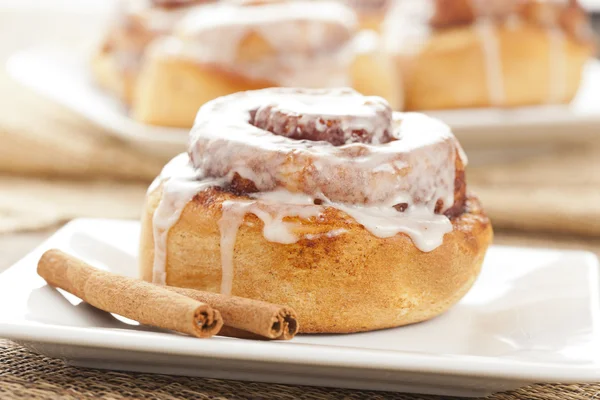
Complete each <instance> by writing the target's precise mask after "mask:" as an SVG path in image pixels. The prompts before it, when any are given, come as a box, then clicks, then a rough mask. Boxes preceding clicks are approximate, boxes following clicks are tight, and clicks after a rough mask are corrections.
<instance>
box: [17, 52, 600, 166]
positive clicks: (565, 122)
mask: <svg viewBox="0 0 600 400" xmlns="http://www.w3.org/2000/svg"><path fill="white" fill-rule="evenodd" d="M7 70H8V72H9V74H10V75H11V76H12V77H13V78H14V79H16V80H17V81H19V82H21V83H22V84H24V85H26V86H28V87H29V88H31V89H33V90H34V91H37V92H39V93H41V94H43V95H45V96H47V97H49V98H50V99H53V100H55V101H57V102H59V103H61V104H63V105H65V106H67V107H68V108H70V109H72V110H73V111H75V112H77V113H79V114H81V115H82V116H84V117H86V118H88V119H89V120H90V121H91V122H93V123H95V124H97V125H99V126H100V127H102V128H105V129H106V130H107V131H108V132H110V133H112V134H114V135H115V136H118V137H120V138H122V139H124V140H127V141H130V142H133V143H136V144H137V145H139V146H143V147H145V148H147V149H150V150H153V151H156V152H160V153H162V154H165V153H166V154H170V155H175V154H178V153H180V152H182V151H184V149H185V146H186V143H187V137H188V129H179V128H168V127H159V126H151V125H145V124H141V123H138V122H136V121H134V120H133V119H132V118H130V117H129V115H128V113H127V110H126V108H125V107H124V106H123V105H122V104H121V102H119V101H118V100H117V99H115V98H114V97H113V96H111V95H109V94H107V93H105V92H103V91H102V90H101V89H99V88H98V87H97V86H96V85H95V84H94V82H93V80H92V78H91V76H90V73H89V66H88V65H87V60H85V59H84V58H83V57H81V56H79V55H78V54H75V53H73V52H72V51H71V52H69V51H67V50H65V49H60V48H50V47H44V48H42V47H40V48H31V49H28V50H23V51H21V52H19V53H16V54H14V55H13V56H12V57H11V58H10V59H9V61H8V63H7ZM598 93H600V61H598V60H591V61H590V62H589V63H588V65H587V66H586V68H585V71H584V74H583V80H582V85H581V89H580V91H579V93H578V95H577V97H576V98H575V99H574V101H573V102H572V103H571V104H570V105H555V106H535V107H522V108H515V109H497V108H488V109H461V110H448V111H432V112H427V113H428V114H430V115H432V116H435V117H438V118H440V119H442V120H444V121H445V122H447V123H448V124H450V126H451V127H452V128H453V130H454V132H455V133H456V135H457V136H458V138H459V139H460V141H461V143H462V144H463V146H464V147H465V148H466V149H467V150H470V149H474V148H492V149H495V148H497V147H498V146H500V147H504V148H506V147H523V146H528V145H537V144H544V145H548V144H549V143H555V144H556V143H572V142H578V143H581V142H589V141H590V140H597V141H598V142H600V97H599V95H598Z"/></svg>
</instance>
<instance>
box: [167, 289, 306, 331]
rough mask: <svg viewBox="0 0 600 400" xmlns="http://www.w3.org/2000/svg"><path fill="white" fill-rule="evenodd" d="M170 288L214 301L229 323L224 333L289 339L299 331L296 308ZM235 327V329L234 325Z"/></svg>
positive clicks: (205, 301) (203, 299) (187, 294)
mask: <svg viewBox="0 0 600 400" xmlns="http://www.w3.org/2000/svg"><path fill="white" fill-rule="evenodd" d="M166 289H168V290H171V291H173V292H175V293H179V294H182V295H185V296H187V297H190V298H192V299H194V300H198V301H201V302H203V303H206V304H210V305H211V306H212V307H214V308H215V309H217V310H219V312H220V313H221V316H222V317H223V322H224V323H225V326H224V327H223V329H221V331H220V332H219V335H221V336H233V337H239V338H242V337H243V338H255V336H253V335H249V334H248V333H242V332H239V331H240V330H241V331H245V332H249V333H252V334H255V335H258V336H260V337H262V338H267V339H279V340H289V339H292V338H293V337H294V336H295V335H296V333H297V332H298V328H299V326H298V322H297V319H296V313H295V311H294V310H293V309H291V308H290V307H286V306H280V305H275V304H271V303H267V302H264V301H259V300H252V299H247V298H243V297H236V296H224V295H221V294H217V293H210V292H204V291H200V290H194V289H184V288H177V287H171V286H168V287H166ZM232 328H233V329H232Z"/></svg>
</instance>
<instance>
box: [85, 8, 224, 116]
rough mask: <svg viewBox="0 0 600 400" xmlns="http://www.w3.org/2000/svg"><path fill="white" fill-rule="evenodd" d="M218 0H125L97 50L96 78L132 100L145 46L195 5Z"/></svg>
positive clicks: (170, 30)
mask: <svg viewBox="0 0 600 400" xmlns="http://www.w3.org/2000/svg"><path fill="white" fill-rule="evenodd" d="M216 1H218V0H127V1H124V0H122V1H121V2H120V3H118V4H119V6H120V9H119V10H118V13H117V16H118V18H117V21H116V23H115V24H114V25H113V26H112V27H111V29H110V31H109V32H108V34H107V35H106V37H105V38H104V40H103V42H102V44H101V46H100V47H99V49H98V50H97V52H96V53H95V54H94V57H93V59H92V63H91V67H92V73H93V75H94V78H95V80H96V82H97V83H98V84H99V85H100V86H102V87H103V88H104V89H106V90H107V91H109V92H111V93H113V94H114V95H115V96H117V97H119V98H120V99H122V100H123V101H124V102H125V103H126V104H131V102H132V99H133V93H134V90H135V85H136V79H137V75H138V74H139V71H140V69H141V67H142V63H143V59H144V53H145V51H146V48H147V47H148V46H149V45H150V43H152V42H153V41H154V40H156V39H157V38H159V37H161V36H164V35H167V34H169V33H171V32H172V31H173V29H174V27H175V25H176V24H177V23H178V22H179V21H180V20H181V19H182V18H183V17H184V16H185V15H186V14H187V13H188V12H189V11H190V10H192V9H193V8H196V7H197V6H199V5H202V4H209V3H214V2H216Z"/></svg>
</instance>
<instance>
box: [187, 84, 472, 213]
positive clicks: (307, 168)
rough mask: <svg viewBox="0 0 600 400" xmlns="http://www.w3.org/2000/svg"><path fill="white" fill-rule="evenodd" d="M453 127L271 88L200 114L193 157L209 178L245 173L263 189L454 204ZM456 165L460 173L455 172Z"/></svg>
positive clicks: (372, 101) (350, 97)
mask: <svg viewBox="0 0 600 400" xmlns="http://www.w3.org/2000/svg"><path fill="white" fill-rule="evenodd" d="M457 154H461V150H460V146H459V145H458V143H457V141H456V139H455V138H454V136H453V135H452V133H451V132H450V129H448V127H447V126H446V125H444V124H442V123H440V122H438V121H436V120H433V119H430V118H426V117H424V116H422V115H419V114H398V113H392V111H391V110H390V108H389V106H388V105H387V103H386V102H385V100H383V99H381V98H378V97H366V96H362V95H361V94H359V93H358V92H355V91H354V90H352V89H332V90H320V89H312V90H308V89H290V88H279V89H266V90H261V91H253V92H243V93H238V94H234V95H231V96H225V97H222V98H220V99H217V100H214V101H212V102H209V103H207V104H206V105H205V106H203V107H202V108H201V109H200V111H199V113H198V116H197V118H196V123H195V127H194V128H193V130H192V132H191V141H190V157H191V160H192V163H193V164H194V166H195V167H196V168H197V169H200V170H202V171H204V173H205V174H206V176H210V177H224V176H234V175H239V176H240V177H241V178H244V179H247V180H250V181H252V183H253V185H254V186H255V187H256V190H257V191H261V192H267V191H272V190H277V189H279V188H283V189H285V190H288V191H290V192H294V193H298V192H299V193H304V194H306V195H310V196H313V197H314V198H320V199H321V200H325V201H332V202H342V203H353V204H384V203H385V204H388V205H389V206H393V205H397V204H405V203H408V204H413V203H416V204H427V205H429V206H430V207H431V208H432V210H433V208H435V205H436V204H441V205H439V206H438V209H441V211H446V210H447V209H448V208H450V207H452V206H453V205H454V202H455V201H454V187H455V184H454V180H455V177H456V176H457V173H456V171H457V170H458V171H459V172H461V171H462V170H463V168H464V160H463V159H462V158H461V157H460V156H459V157H457ZM457 166H458V168H457Z"/></svg>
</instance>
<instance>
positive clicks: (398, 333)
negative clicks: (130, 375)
mask: <svg viewBox="0 0 600 400" xmlns="http://www.w3.org/2000/svg"><path fill="white" fill-rule="evenodd" d="M138 235H139V223H137V222H134V221H120V220H89V219H83V220H76V221H74V222H71V223H70V224H68V225H67V226H65V227H64V228H63V229H61V230H60V231H59V232H58V233H56V234H55V235H54V236H53V237H51V238H50V239H49V240H48V241H47V242H46V243H44V244H43V245H41V246H40V247H39V248H38V249H36V250H34V251H33V252H32V253H31V254H29V255H28V256H26V257H25V258H24V259H23V260H21V261H19V262H18V263H16V264H15V265H14V266H13V267H11V268H10V269H9V270H7V271H6V272H4V273H2V274H0V337H5V338H9V339H12V340H15V341H17V342H18V343H21V344H22V345H24V346H26V347H28V348H30V349H31V350H33V351H35V352H38V353H41V354H45V355H48V356H50V357H59V358H62V359H64V360H65V362H67V363H69V364H73V365H77V366H86V367H93V368H106V369H117V370H131V371H143V372H151V373H162V374H174V375H190V376H203V377H212V378H224V379H239V380H249V381H264V382H277V383H288V384H300V385H318V386H333V387H345V388H354V389H372V390H388V391H405V392H419V393H431V394H442V395H455V396H485V395H487V394H490V393H492V392H497V391H503V390H509V389H514V388H517V387H520V386H524V385H527V384H530V383H534V382H563V383H570V382H573V383H575V382H578V383H583V382H596V381H599V380H600V352H599V351H598V350H599V344H600V328H599V325H598V321H599V320H598V317H599V316H600V314H599V306H600V303H599V298H598V283H599V282H598V260H597V258H596V257H595V256H594V255H592V254H591V253H586V252H576V251H555V250H540V249H537V250H536V249H528V248H512V247H501V246H494V247H492V248H491V250H490V252H489V254H488V256H487V259H486V261H485V265H484V268H483V272H482V275H481V277H480V278H479V280H478V281H477V283H476V284H475V286H474V288H473V289H472V290H471V291H470V292H469V294H468V295H467V296H466V297H465V298H464V299H463V300H461V301H460V303H459V304H457V305H456V306H455V307H454V308H453V309H452V310H450V311H449V312H448V313H446V314H444V315H442V316H441V317H438V318H435V319H433V320H431V321H428V322H425V323H421V324H416V325H412V326H406V327H401V328H396V329H388V330H382V331H376V332H368V333H360V334H351V335H299V336H298V337H296V338H295V339H294V340H292V341H290V342H262V341H247V340H241V339H232V338H221V337H215V338H212V339H208V340H201V339H195V338H191V337H186V336H182V335H176V334H171V333H167V332H165V331H161V330H159V329H153V328H150V327H145V326H139V325H137V324H132V323H131V321H128V320H124V319H122V318H120V317H119V318H117V317H115V316H113V315H111V314H108V313H105V312H102V311H99V310H97V309H95V308H93V307H91V306H89V305H87V304H85V303H81V302H80V301H79V299H77V298H75V297H73V296H71V295H69V294H65V293H64V292H62V291H57V290H55V289H53V288H51V287H49V286H47V285H46V284H45V282H44V281H43V280H42V279H41V278H40V277H38V276H37V275H36V272H35V269H36V263H37V260H38V259H39V257H40V255H41V254H42V252H43V251H45V250H46V249H49V248H59V249H62V250H64V251H67V252H70V253H72V254H74V255H75V256H77V257H80V258H82V259H84V260H86V261H87V262H89V263H91V264H92V265H95V266H97V267H98V268H103V269H108V270H112V271H114V272H117V273H121V274H124V275H129V276H135V275H136V269H137V268H136V252H137V248H138V246H137V244H138V243H137V242H138Z"/></svg>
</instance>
